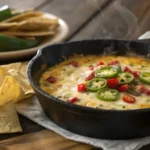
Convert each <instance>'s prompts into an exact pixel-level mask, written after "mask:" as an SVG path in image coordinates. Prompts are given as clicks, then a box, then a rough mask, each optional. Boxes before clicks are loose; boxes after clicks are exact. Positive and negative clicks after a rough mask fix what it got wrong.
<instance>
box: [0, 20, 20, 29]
mask: <svg viewBox="0 0 150 150" xmlns="http://www.w3.org/2000/svg"><path fill="white" fill-rule="evenodd" d="M18 25H19V24H18V23H16V22H11V23H0V30H6V29H11V28H16V27H17V26H18Z"/></svg>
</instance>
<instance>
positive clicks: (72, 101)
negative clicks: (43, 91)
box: [67, 97, 79, 103]
mask: <svg viewBox="0 0 150 150" xmlns="http://www.w3.org/2000/svg"><path fill="white" fill-rule="evenodd" d="M78 100H79V99H78V98H77V97H73V98H70V99H68V100H67V102H68V103H74V102H76V101H78Z"/></svg>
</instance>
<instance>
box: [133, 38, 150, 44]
mask: <svg viewBox="0 0 150 150" xmlns="http://www.w3.org/2000/svg"><path fill="white" fill-rule="evenodd" d="M133 41H136V42H141V43H146V44H150V39H139V40H133Z"/></svg>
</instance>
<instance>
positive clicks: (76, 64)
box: [69, 61, 79, 67]
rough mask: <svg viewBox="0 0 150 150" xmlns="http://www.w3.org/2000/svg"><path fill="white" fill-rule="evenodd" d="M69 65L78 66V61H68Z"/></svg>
mask: <svg viewBox="0 0 150 150" xmlns="http://www.w3.org/2000/svg"><path fill="white" fill-rule="evenodd" d="M69 65H72V66H74V67H79V63H78V62H76V61H71V62H69Z"/></svg>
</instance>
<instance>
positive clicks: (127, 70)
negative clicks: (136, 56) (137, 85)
mask: <svg viewBox="0 0 150 150" xmlns="http://www.w3.org/2000/svg"><path fill="white" fill-rule="evenodd" d="M124 71H125V72H129V73H131V72H132V71H131V70H130V69H129V68H128V67H125V68H124Z"/></svg>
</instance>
